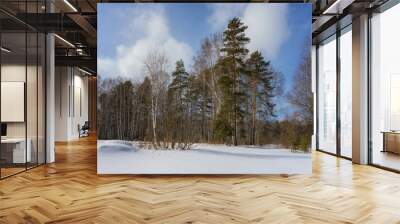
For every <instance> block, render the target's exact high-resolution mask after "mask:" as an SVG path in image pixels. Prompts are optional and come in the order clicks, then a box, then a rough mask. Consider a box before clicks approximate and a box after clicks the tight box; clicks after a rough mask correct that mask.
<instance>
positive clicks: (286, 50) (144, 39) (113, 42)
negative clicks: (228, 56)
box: [98, 3, 311, 110]
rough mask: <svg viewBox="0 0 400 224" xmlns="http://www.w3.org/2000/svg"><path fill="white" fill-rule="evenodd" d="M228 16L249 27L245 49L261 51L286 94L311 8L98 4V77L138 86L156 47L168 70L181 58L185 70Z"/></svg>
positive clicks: (308, 34)
mask: <svg viewBox="0 0 400 224" xmlns="http://www.w3.org/2000/svg"><path fill="white" fill-rule="evenodd" d="M233 17H240V18H241V19H242V21H243V22H245V24H246V25H248V26H249V28H248V30H247V31H246V34H248V36H249V37H250V38H251V44H250V46H249V48H250V50H260V51H261V52H262V53H263V55H264V57H265V58H266V59H267V60H270V61H271V63H272V65H273V67H274V68H275V69H276V70H277V71H280V72H281V73H282V74H283V76H284V79H285V89H286V90H287V89H290V88H291V86H292V85H293V83H292V78H293V75H294V72H295V70H296V67H297V66H298V64H299V62H300V60H299V59H300V56H301V54H302V51H303V50H304V44H310V38H311V5H310V4H294V3H293V4H270V3H269V4H268V3H257V4H255V3H250V4H246V3H240V4H237V3H223V4H222V3H220V4H213V3H190V4H189V3H168V4H166V3H165V4H153V3H142V4H129V3H124V4H122V3H114V4H110V3H105V4H99V7H98V69H99V75H100V76H101V77H116V76H122V77H127V78H131V79H133V80H137V81H141V80H142V78H143V72H142V67H143V60H144V59H143V58H144V56H145V55H146V54H147V53H148V51H149V49H150V48H160V47H161V48H162V49H163V51H164V52H165V53H166V54H167V57H168V58H170V59H171V62H170V64H171V66H170V69H171V70H172V69H173V64H174V62H175V61H176V60H178V59H181V58H182V59H183V60H184V62H185V65H186V67H187V69H188V70H190V67H191V64H192V58H193V56H194V55H195V54H196V52H198V50H199V48H200V45H201V41H202V39H204V38H205V37H208V36H210V35H212V34H214V33H217V32H222V31H223V30H224V28H225V26H226V24H227V22H228V20H229V19H231V18H233ZM285 107H286V106H284V105H281V109H282V110H288V108H286V109H285Z"/></svg>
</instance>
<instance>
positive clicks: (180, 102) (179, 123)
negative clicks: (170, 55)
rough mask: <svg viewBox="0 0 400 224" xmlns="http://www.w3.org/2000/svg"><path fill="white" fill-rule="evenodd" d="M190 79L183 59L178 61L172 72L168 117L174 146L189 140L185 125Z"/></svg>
mask: <svg viewBox="0 0 400 224" xmlns="http://www.w3.org/2000/svg"><path fill="white" fill-rule="evenodd" d="M188 80H189V73H187V72H186V69H185V65H184V63H183V61H182V60H179V61H177V62H176V67H175V70H174V71H173V73H172V82H171V84H170V85H169V87H168V103H169V110H168V116H167V117H168V119H167V121H166V122H168V124H169V128H168V129H170V132H171V134H170V135H171V139H172V142H173V145H172V147H174V144H175V142H184V141H185V140H187V137H188V136H187V135H186V134H187V133H185V125H187V123H186V121H187V120H188V116H187V114H188V112H189V111H188V104H189V99H188V87H189V86H188Z"/></svg>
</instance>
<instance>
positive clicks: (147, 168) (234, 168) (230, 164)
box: [97, 140, 311, 174]
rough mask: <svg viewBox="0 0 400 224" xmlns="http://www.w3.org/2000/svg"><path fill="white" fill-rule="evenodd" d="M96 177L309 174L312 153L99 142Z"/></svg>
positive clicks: (234, 147) (230, 147)
mask: <svg viewBox="0 0 400 224" xmlns="http://www.w3.org/2000/svg"><path fill="white" fill-rule="evenodd" d="M97 172H98V174H308V173H311V154H310V153H299V152H297V153H295V152H291V151H290V150H287V149H269V148H256V147H248V146H226V145H212V144H194V145H193V146H192V148H191V149H190V150H185V151H183V150H148V149H139V148H138V147H136V146H135V143H134V142H133V143H130V142H123V141H118V140H115V141H101V140H99V141H98V149H97Z"/></svg>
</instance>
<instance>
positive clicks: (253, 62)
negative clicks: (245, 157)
mask: <svg viewBox="0 0 400 224" xmlns="http://www.w3.org/2000/svg"><path fill="white" fill-rule="evenodd" d="M246 67H247V80H248V87H249V95H250V100H249V101H250V110H251V119H250V120H251V125H250V126H251V128H250V143H251V144H252V145H254V144H256V123H257V117H258V114H260V115H261V116H262V117H263V118H264V120H267V119H268V116H274V107H275V104H274V103H273V97H274V94H273V92H274V89H275V86H274V83H275V82H274V79H275V77H274V72H273V71H272V69H271V66H270V62H266V61H265V60H264V57H263V56H262V54H261V52H259V51H255V52H253V53H252V54H251V55H250V58H249V59H248V60H247V61H246Z"/></svg>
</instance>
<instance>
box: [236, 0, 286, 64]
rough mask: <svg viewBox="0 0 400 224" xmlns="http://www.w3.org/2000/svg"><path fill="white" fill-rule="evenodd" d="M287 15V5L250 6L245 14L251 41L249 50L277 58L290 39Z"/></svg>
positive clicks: (247, 31)
mask: <svg viewBox="0 0 400 224" xmlns="http://www.w3.org/2000/svg"><path fill="white" fill-rule="evenodd" d="M287 14H288V7H287V5H277V4H249V5H248V6H247V7H246V10H245V11H244V14H243V22H244V23H245V24H246V25H247V26H248V28H247V30H246V34H247V35H248V36H249V37H250V39H251V42H250V44H249V49H250V50H252V51H254V50H258V49H259V50H263V52H264V53H265V54H267V56H269V57H270V58H275V57H277V55H278V53H279V49H280V48H281V47H282V45H283V44H284V43H285V42H286V40H287V39H288V38H289V32H290V31H289V27H288V23H287Z"/></svg>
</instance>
